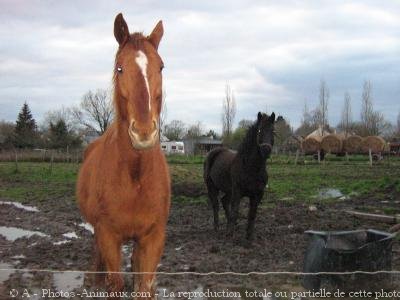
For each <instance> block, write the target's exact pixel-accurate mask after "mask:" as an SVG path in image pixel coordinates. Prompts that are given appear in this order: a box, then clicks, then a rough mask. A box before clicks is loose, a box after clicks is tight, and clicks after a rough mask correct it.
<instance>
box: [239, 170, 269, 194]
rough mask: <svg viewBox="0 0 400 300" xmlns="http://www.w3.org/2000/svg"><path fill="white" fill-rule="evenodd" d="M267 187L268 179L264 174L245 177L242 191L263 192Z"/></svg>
mask: <svg viewBox="0 0 400 300" xmlns="http://www.w3.org/2000/svg"><path fill="white" fill-rule="evenodd" d="M266 185H267V179H266V176H264V175H263V174H257V175H249V176H245V177H244V178H243V180H242V189H244V190H245V191H246V192H247V193H253V192H254V191H263V190H264V188H265V186H266Z"/></svg>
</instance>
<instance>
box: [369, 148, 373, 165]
mask: <svg viewBox="0 0 400 300" xmlns="http://www.w3.org/2000/svg"><path fill="white" fill-rule="evenodd" d="M369 165H370V166H371V167H372V151H371V148H369Z"/></svg>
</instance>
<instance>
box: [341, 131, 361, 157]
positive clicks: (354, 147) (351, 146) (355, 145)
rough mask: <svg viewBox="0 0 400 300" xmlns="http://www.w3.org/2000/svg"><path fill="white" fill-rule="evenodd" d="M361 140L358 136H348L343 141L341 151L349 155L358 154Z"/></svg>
mask: <svg viewBox="0 0 400 300" xmlns="http://www.w3.org/2000/svg"><path fill="white" fill-rule="evenodd" d="M362 140H363V138H362V137H361V136H359V135H351V136H348V137H347V138H346V139H345V140H344V141H343V151H344V152H347V153H349V154H354V153H360V152H361V143H362Z"/></svg>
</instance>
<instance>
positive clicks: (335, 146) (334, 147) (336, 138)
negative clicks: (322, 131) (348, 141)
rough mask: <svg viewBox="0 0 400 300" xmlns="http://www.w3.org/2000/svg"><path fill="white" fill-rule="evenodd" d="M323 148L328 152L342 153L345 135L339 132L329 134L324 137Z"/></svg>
mask: <svg viewBox="0 0 400 300" xmlns="http://www.w3.org/2000/svg"><path fill="white" fill-rule="evenodd" d="M321 148H322V150H324V151H325V152H326V153H335V154H337V153H341V152H342V151H343V137H342V136H341V135H338V134H328V135H325V136H323V137H322V140H321Z"/></svg>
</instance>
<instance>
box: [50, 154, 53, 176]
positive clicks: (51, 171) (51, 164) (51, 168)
mask: <svg viewBox="0 0 400 300" xmlns="http://www.w3.org/2000/svg"><path fill="white" fill-rule="evenodd" d="M53 162H54V150H52V151H51V159H50V174H52V173H53Z"/></svg>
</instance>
